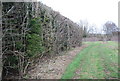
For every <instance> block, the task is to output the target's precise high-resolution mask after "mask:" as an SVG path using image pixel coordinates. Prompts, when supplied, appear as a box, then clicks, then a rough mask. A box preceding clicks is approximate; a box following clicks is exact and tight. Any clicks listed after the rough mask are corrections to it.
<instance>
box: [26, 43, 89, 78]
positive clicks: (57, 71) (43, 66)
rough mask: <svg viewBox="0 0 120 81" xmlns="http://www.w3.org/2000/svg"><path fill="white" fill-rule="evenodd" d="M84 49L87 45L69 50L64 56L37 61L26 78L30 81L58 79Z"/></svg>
mask: <svg viewBox="0 0 120 81" xmlns="http://www.w3.org/2000/svg"><path fill="white" fill-rule="evenodd" d="M86 47H87V45H83V46H81V47H77V48H74V49H72V50H70V51H69V52H67V53H66V54H64V55H61V56H56V57H54V58H51V59H47V58H46V59H45V60H44V61H42V62H41V61H39V63H37V64H36V65H35V66H34V68H32V69H31V70H30V71H29V72H28V76H27V77H28V78H32V79H60V78H61V76H62V75H63V73H64V72H65V69H66V67H67V66H68V65H69V64H70V63H71V61H72V60H73V58H75V56H76V55H77V54H79V52H80V51H81V50H82V49H84V48H86Z"/></svg>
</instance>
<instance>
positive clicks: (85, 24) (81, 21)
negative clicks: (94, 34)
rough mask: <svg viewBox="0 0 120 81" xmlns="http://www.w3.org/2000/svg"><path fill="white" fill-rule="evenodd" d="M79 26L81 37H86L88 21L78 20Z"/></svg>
mask: <svg viewBox="0 0 120 81" xmlns="http://www.w3.org/2000/svg"><path fill="white" fill-rule="evenodd" d="M79 26H80V27H82V28H83V37H87V35H88V26H89V25H88V21H87V20H84V21H83V20H80V23H79Z"/></svg>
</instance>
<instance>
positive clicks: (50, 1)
mask: <svg viewBox="0 0 120 81" xmlns="http://www.w3.org/2000/svg"><path fill="white" fill-rule="evenodd" d="M39 1H41V2H42V3H44V4H46V5H47V6H49V7H51V8H52V9H53V10H55V11H59V12H60V13H61V14H62V15H64V16H66V17H68V18H69V19H71V20H72V21H74V22H79V21H80V20H87V21H88V22H89V24H96V26H97V28H99V29H100V28H102V26H101V25H103V24H104V23H105V22H106V21H108V20H109V21H113V22H115V24H116V25H117V26H118V2H119V0H39Z"/></svg>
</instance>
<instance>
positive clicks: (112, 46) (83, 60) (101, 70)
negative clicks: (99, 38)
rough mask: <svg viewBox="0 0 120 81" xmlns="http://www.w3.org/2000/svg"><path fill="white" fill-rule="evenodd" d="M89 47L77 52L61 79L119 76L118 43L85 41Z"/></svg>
mask: <svg viewBox="0 0 120 81" xmlns="http://www.w3.org/2000/svg"><path fill="white" fill-rule="evenodd" d="M83 44H87V45H88V47H87V48H85V49H83V50H82V51H80V52H79V54H77V55H76V56H75V57H74V59H73V61H72V62H71V63H70V64H69V65H68V66H67V68H66V70H65V72H64V74H63V75H62V77H61V79H114V78H118V43H117V42H112V41H109V42H84V43H83Z"/></svg>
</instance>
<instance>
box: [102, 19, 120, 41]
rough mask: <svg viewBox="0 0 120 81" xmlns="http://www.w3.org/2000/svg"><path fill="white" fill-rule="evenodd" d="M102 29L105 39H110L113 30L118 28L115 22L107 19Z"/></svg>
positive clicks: (116, 30)
mask: <svg viewBox="0 0 120 81" xmlns="http://www.w3.org/2000/svg"><path fill="white" fill-rule="evenodd" d="M103 31H104V32H105V34H106V37H107V40H111V37H112V36H113V33H114V32H118V31H119V28H118V27H117V26H116V24H115V23H114V22H112V21H107V22H106V23H105V24H104V25H103Z"/></svg>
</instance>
